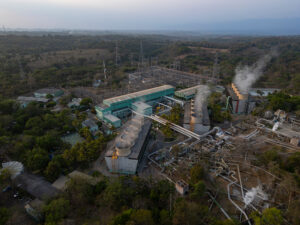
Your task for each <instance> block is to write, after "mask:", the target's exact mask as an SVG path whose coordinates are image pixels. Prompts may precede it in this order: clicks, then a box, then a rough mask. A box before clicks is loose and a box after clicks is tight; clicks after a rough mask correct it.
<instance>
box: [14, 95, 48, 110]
mask: <svg viewBox="0 0 300 225" xmlns="http://www.w3.org/2000/svg"><path fill="white" fill-rule="evenodd" d="M17 101H18V102H19V103H20V105H21V107H22V108H26V107H27V106H28V104H29V103H31V102H38V103H43V104H46V103H47V102H49V99H48V98H37V97H27V96H19V97H18V98H17Z"/></svg>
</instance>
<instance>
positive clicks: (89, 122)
mask: <svg viewBox="0 0 300 225" xmlns="http://www.w3.org/2000/svg"><path fill="white" fill-rule="evenodd" d="M82 125H83V126H86V127H89V128H91V127H95V126H97V124H96V123H95V122H94V121H93V120H91V119H87V120H85V121H83V122H82Z"/></svg>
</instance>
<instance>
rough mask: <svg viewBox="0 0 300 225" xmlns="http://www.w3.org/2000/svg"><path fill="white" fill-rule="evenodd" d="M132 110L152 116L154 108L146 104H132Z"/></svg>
mask: <svg viewBox="0 0 300 225" xmlns="http://www.w3.org/2000/svg"><path fill="white" fill-rule="evenodd" d="M131 108H132V110H134V111H136V112H138V113H140V114H144V115H147V116H150V115H151V114H152V106H151V105H148V104H146V103H144V102H135V103H132V105H131Z"/></svg>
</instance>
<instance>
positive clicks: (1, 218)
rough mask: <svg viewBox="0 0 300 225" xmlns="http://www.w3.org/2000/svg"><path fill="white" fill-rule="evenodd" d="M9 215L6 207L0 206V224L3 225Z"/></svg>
mask: <svg viewBox="0 0 300 225" xmlns="http://www.w3.org/2000/svg"><path fill="white" fill-rule="evenodd" d="M9 217H10V213H9V211H8V209H7V208H4V207H1V208H0V225H5V224H6V222H7V221H8V219H9Z"/></svg>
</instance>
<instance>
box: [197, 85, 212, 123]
mask: <svg viewBox="0 0 300 225" xmlns="http://www.w3.org/2000/svg"><path fill="white" fill-rule="evenodd" d="M209 94H210V89H209V87H208V86H207V85H201V86H200V87H199V88H198V89H197V94H196V97H195V106H194V107H195V113H196V114H197V116H199V117H202V109H203V104H206V101H207V97H208V95H209Z"/></svg>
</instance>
